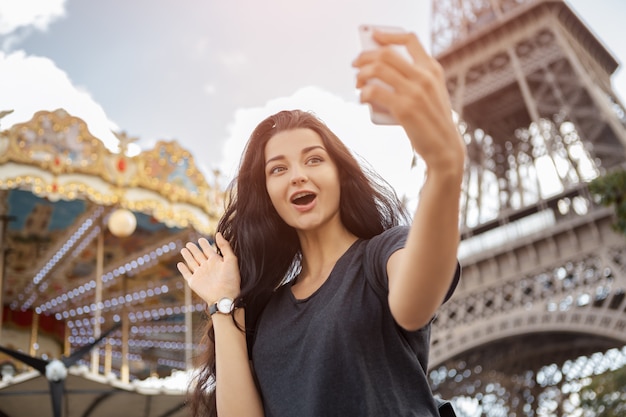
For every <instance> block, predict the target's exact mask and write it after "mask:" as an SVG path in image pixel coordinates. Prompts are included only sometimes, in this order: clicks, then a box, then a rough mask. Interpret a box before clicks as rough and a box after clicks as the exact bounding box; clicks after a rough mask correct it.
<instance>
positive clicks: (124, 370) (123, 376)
mask: <svg viewBox="0 0 626 417" xmlns="http://www.w3.org/2000/svg"><path fill="white" fill-rule="evenodd" d="M122 279H123V280H124V284H123V285H124V294H126V275H124V276H123V277H122ZM129 320H130V319H129V318H128V306H127V305H126V303H124V306H122V366H121V368H120V380H121V381H122V382H124V383H126V384H128V382H129V381H130V365H129V363H128V362H129V361H128V359H129V358H128V354H129V349H128V331H129V327H130V326H129V324H130V323H129Z"/></svg>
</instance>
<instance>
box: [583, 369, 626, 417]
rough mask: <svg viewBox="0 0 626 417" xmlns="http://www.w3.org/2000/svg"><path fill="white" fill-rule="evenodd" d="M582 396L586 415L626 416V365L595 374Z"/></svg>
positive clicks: (596, 416)
mask: <svg viewBox="0 0 626 417" xmlns="http://www.w3.org/2000/svg"><path fill="white" fill-rule="evenodd" d="M580 398H581V406H582V408H583V410H585V414H584V415H585V416H593V417H623V416H626V367H621V368H619V369H617V370H615V371H609V372H605V373H603V374H600V375H596V376H594V377H593V378H592V380H591V383H590V384H589V385H587V386H586V387H584V388H583V389H582V390H581V391H580Z"/></svg>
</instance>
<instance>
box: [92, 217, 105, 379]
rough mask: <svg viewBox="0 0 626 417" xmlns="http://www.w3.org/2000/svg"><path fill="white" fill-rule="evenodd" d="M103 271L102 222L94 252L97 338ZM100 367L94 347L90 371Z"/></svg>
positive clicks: (95, 331) (98, 334)
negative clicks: (95, 251)
mask: <svg viewBox="0 0 626 417" xmlns="http://www.w3.org/2000/svg"><path fill="white" fill-rule="evenodd" d="M103 273H104V223H103V222H101V223H100V233H98V237H97V253H96V291H95V292H96V294H95V304H96V311H95V312H94V317H93V319H94V323H93V337H94V339H97V338H99V337H100V333H101V329H100V319H101V318H102V309H101V308H100V306H101V305H102V274H103ZM99 369H100V349H99V348H98V347H95V348H94V349H93V350H92V351H91V373H93V374H97V373H98V372H99Z"/></svg>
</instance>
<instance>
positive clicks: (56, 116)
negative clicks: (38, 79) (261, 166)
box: [0, 109, 223, 234]
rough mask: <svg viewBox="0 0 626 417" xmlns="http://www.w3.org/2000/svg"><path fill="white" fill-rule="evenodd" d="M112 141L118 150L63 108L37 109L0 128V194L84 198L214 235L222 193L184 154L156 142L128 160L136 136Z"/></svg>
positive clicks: (120, 136)
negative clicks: (14, 192)
mask: <svg viewBox="0 0 626 417" xmlns="http://www.w3.org/2000/svg"><path fill="white" fill-rule="evenodd" d="M116 136H117V137H118V139H119V140H120V144H119V148H120V152H119V153H114V152H111V151H109V150H108V149H107V148H106V147H105V146H104V144H103V143H102V141H101V140H100V139H98V138H96V137H94V136H93V135H92V134H91V133H90V132H89V129H88V127H87V124H86V123H85V122H84V121H83V120H82V119H80V118H78V117H74V116H71V115H70V114H68V113H67V112H66V111H65V110H63V109H57V110H55V111H53V112H49V111H40V112H37V113H36V114H35V115H34V116H33V118H32V119H31V120H30V121H28V122H25V123H19V124H15V125H13V126H12V127H11V128H9V129H7V130H4V131H0V190H3V189H4V190H7V189H15V188H19V189H27V190H31V191H32V192H33V193H34V194H36V195H38V196H40V197H45V198H47V199H49V200H51V201H56V200H59V199H65V200H75V199H84V198H86V199H89V200H91V201H93V202H95V203H97V204H102V205H115V206H118V207H121V208H126V209H129V210H133V211H138V212H143V213H146V214H150V215H152V216H154V218H155V219H157V220H158V221H160V222H162V223H164V224H166V225H167V226H170V227H180V228H185V227H189V226H192V227H193V228H194V229H196V230H197V231H198V232H200V233H205V234H212V233H214V231H215V226H216V224H217V219H218V218H219V216H220V214H221V211H222V208H223V193H222V192H221V191H220V190H218V189H216V188H215V187H212V186H210V185H209V184H208V183H207V181H206V179H205V178H204V176H203V174H202V173H201V172H200V171H199V170H198V169H197V167H196V165H195V162H194V159H193V157H192V155H191V154H190V153H189V151H187V150H186V149H184V148H182V147H181V146H180V145H179V144H178V143H177V142H176V141H169V142H166V141H159V142H158V143H157V144H156V145H155V147H154V148H153V149H149V150H146V151H143V152H141V153H140V154H138V155H136V156H132V157H131V156H128V155H127V154H126V150H127V146H128V144H129V143H130V142H132V141H134V140H135V139H134V138H129V137H127V136H126V134H125V133H116Z"/></svg>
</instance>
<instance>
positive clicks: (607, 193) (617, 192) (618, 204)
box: [589, 170, 626, 236]
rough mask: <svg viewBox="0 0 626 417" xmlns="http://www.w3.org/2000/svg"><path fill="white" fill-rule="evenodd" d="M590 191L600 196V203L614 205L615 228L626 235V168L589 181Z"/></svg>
mask: <svg viewBox="0 0 626 417" xmlns="http://www.w3.org/2000/svg"><path fill="white" fill-rule="evenodd" d="M589 191H590V192H591V193H592V194H595V195H596V196H598V197H599V198H600V204H602V205H604V206H607V207H609V206H614V208H615V215H616V218H617V219H616V221H615V223H614V225H613V226H614V227H615V230H617V231H618V232H620V233H622V234H623V235H625V236H626V170H618V171H613V172H610V173H608V174H606V175H604V176H601V177H598V178H596V179H594V180H593V181H591V182H590V183H589Z"/></svg>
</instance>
